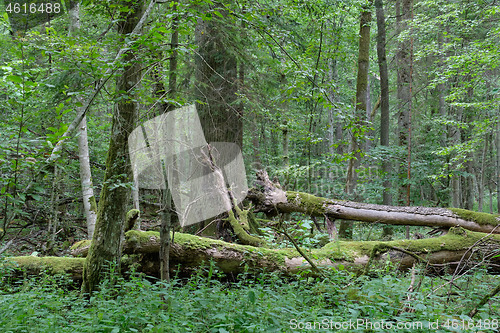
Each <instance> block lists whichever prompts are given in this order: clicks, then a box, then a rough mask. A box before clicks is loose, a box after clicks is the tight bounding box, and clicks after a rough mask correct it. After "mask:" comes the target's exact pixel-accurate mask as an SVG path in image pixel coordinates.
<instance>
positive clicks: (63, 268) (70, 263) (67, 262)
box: [0, 256, 85, 281]
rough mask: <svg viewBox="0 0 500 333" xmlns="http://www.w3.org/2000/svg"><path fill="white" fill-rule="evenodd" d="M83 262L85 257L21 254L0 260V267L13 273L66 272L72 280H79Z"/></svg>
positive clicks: (54, 273) (59, 273)
mask: <svg viewBox="0 0 500 333" xmlns="http://www.w3.org/2000/svg"><path fill="white" fill-rule="evenodd" d="M84 262H85V258H71V257H69V258H68V257H35V256H21V257H7V258H5V259H4V260H3V261H0V268H2V269H3V270H4V271H12V272H14V275H24V274H26V275H39V274H40V273H42V272H46V273H47V274H53V275H61V274H68V275H69V276H70V277H72V278H73V279H74V280H81V279H82V272H83V264H84ZM1 266H3V267H1ZM0 281H1V280H0Z"/></svg>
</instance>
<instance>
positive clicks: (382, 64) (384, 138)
mask: <svg viewBox="0 0 500 333" xmlns="http://www.w3.org/2000/svg"><path fill="white" fill-rule="evenodd" d="M375 7H376V10H377V30H378V34H377V56H378V67H379V73H380V145H381V146H384V147H387V148H389V134H390V126H389V125H390V113H389V74H388V71H387V58H386V51H385V41H386V32H385V14H384V3H383V0H375ZM390 175H391V163H390V159H389V158H387V157H386V158H383V159H382V177H383V179H384V182H383V185H384V192H383V193H382V204H384V205H392V195H391V187H392V186H391V181H390V179H389V177H390ZM393 233H394V231H393V229H392V227H390V226H384V228H383V232H382V238H383V239H386V238H387V239H391V237H392V235H393Z"/></svg>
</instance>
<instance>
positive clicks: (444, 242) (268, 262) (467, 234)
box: [80, 228, 500, 275]
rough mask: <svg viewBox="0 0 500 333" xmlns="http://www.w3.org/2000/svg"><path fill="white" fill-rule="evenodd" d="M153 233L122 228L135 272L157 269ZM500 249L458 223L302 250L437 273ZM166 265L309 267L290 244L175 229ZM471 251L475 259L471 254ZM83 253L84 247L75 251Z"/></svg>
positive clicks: (499, 239) (340, 262)
mask: <svg viewBox="0 0 500 333" xmlns="http://www.w3.org/2000/svg"><path fill="white" fill-rule="evenodd" d="M159 247H160V237H159V233H158V232H153V231H147V232H146V231H138V230H131V231H129V232H127V233H126V236H125V244H124V253H126V255H125V257H124V260H123V263H124V264H134V265H136V266H138V267H137V269H138V271H142V272H145V273H147V274H150V275H157V274H158V272H159V260H158V251H159ZM472 247H474V251H471V250H470V248H472ZM496 249H500V235H487V234H484V233H477V232H472V231H469V230H465V229H462V228H452V229H451V230H450V232H449V233H447V234H446V235H444V236H441V237H436V238H429V239H419V240H398V241H390V242H377V241H370V242H347V241H336V242H331V243H328V244H327V245H325V246H324V247H322V248H320V249H314V250H307V251H306V253H307V255H308V256H309V258H310V259H311V260H313V261H314V263H315V264H316V265H317V266H318V267H319V268H320V269H321V268H322V269H334V268H335V269H339V268H345V269H348V270H351V271H356V272H364V271H365V270H366V269H367V267H366V266H367V265H370V267H369V268H370V269H371V268H372V267H375V266H377V265H383V264H386V263H387V262H388V261H389V260H390V262H391V263H392V264H393V265H394V266H395V267H397V268H398V269H400V270H406V269H408V268H410V267H412V265H413V264H414V263H415V262H418V261H421V262H422V263H423V264H424V265H426V266H427V267H428V269H429V270H430V272H431V273H436V272H441V271H442V269H443V268H444V267H445V266H447V265H449V266H451V267H456V265H457V264H458V263H459V262H461V261H462V264H466V263H468V264H469V265H470V264H472V263H477V261H478V260H479V258H485V257H488V256H491V255H492V253H494V250H496ZM170 251H171V252H170V256H171V267H174V269H175V268H176V267H180V269H181V271H182V272H191V271H194V270H196V269H197V268H198V267H199V266H200V265H201V264H202V263H208V262H209V261H210V260H213V261H214V262H215V263H216V265H217V267H218V268H219V269H220V270H221V271H223V272H225V273H230V274H238V273H241V272H243V271H244V270H245V269H247V270H248V271H249V272H256V271H259V270H265V271H278V272H281V273H284V274H294V273H298V272H310V271H311V267H310V265H309V264H308V263H307V261H306V260H305V258H304V257H302V256H301V255H300V254H299V253H298V252H297V251H296V250H295V249H291V248H287V249H268V248H261V247H253V246H248V245H239V244H233V243H227V242H224V241H221V240H215V239H211V238H205V237H199V236H194V235H189V234H182V233H176V234H175V242H174V244H172V248H171V250H170ZM473 252H474V255H475V256H477V257H475V258H470V254H471V253H473ZM80 254H81V255H85V253H84V252H81V253H80ZM492 260H496V261H491V262H489V263H488V262H486V265H489V268H490V270H491V271H492V272H500V258H494V259H492Z"/></svg>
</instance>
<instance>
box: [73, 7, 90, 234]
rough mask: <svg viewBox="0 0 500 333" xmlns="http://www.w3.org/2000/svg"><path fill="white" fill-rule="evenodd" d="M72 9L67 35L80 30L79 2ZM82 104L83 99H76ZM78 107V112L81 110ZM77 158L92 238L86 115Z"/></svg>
mask: <svg viewBox="0 0 500 333" xmlns="http://www.w3.org/2000/svg"><path fill="white" fill-rule="evenodd" d="M70 7H72V9H71V10H70V11H69V17H70V25H69V32H68V35H69V36H72V35H74V34H75V32H77V31H79V30H80V4H79V3H78V2H74V1H71V6H70ZM78 101H79V102H80V103H82V104H83V102H84V101H83V100H82V99H81V98H80V99H78ZM81 111H82V110H81V108H78V113H79V112H81ZM78 132H79V135H78V159H79V161H80V183H81V186H82V198H83V211H84V214H85V218H86V219H87V235H88V238H89V239H92V236H93V235H94V228H95V221H96V216H97V203H96V199H95V196H94V189H93V187H92V172H91V169H90V156H89V142H88V135H87V117H86V116H84V117H83V119H82V122H81V123H80V126H79V127H78Z"/></svg>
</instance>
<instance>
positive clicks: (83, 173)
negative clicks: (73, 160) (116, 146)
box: [78, 117, 97, 239]
mask: <svg viewBox="0 0 500 333" xmlns="http://www.w3.org/2000/svg"><path fill="white" fill-rule="evenodd" d="M78 152H79V154H78V159H79V160H80V182H81V185H82V196H83V209H84V212H85V217H86V218H87V235H88V237H89V239H92V236H93V235H94V229H95V222H96V217H97V203H96V199H95V196H94V189H93V186H92V173H91V171H90V157H89V143H88V138H87V117H83V120H82V122H81V123H80V135H79V136H78Z"/></svg>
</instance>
